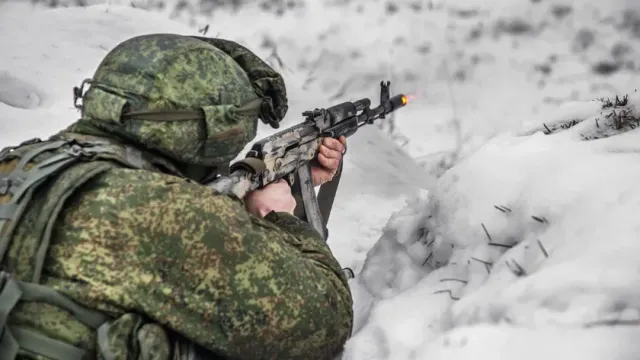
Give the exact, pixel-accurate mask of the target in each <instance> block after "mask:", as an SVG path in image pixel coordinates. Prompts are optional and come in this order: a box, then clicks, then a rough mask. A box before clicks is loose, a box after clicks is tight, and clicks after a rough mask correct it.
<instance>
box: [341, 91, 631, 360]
mask: <svg viewBox="0 0 640 360" xmlns="http://www.w3.org/2000/svg"><path fill="white" fill-rule="evenodd" d="M603 105H604V108H603ZM554 120H555V122H554V124H556V125H557V124H560V125H559V126H558V127H557V129H555V127H554V128H553V129H551V130H552V131H551V132H549V131H547V128H548V127H549V126H548V125H547V127H545V126H544V125H543V126H542V129H541V130H538V131H528V132H525V133H527V134H529V133H532V132H533V134H532V135H522V134H520V135H518V134H504V135H501V136H498V137H496V138H494V139H493V140H492V141H490V142H488V143H487V144H485V145H484V146H482V147H481V148H480V149H479V150H478V151H476V152H475V153H473V154H472V155H470V156H468V157H467V158H465V159H463V160H462V161H461V162H460V163H459V164H458V165H456V166H455V167H453V168H452V169H450V170H449V171H448V172H446V173H445V174H444V175H443V176H442V177H441V178H440V179H439V180H438V182H437V184H436V185H435V187H434V188H433V189H432V190H431V192H430V193H429V196H428V198H426V199H425V200H424V201H422V202H421V201H416V202H415V203H414V204H412V205H411V206H408V207H406V208H405V209H403V210H402V211H400V212H398V213H397V214H395V215H394V216H393V217H392V218H391V220H390V221H389V223H388V224H387V226H386V227H385V229H384V232H383V235H382V237H381V238H380V240H379V241H378V243H376V245H375V246H374V247H373V249H372V250H371V251H370V252H369V254H368V255H367V258H366V260H365V264H364V268H363V271H362V273H361V276H360V277H359V278H358V279H356V280H354V286H353V287H354V289H355V291H354V293H355V294H356V297H357V299H358V301H357V304H358V305H359V307H358V308H357V324H356V333H355V336H354V337H353V338H352V339H351V340H350V341H349V343H348V344H347V350H346V352H345V356H344V359H364V358H367V359H394V360H396V359H398V360H400V359H444V358H446V359H465V358H468V356H470V354H473V357H474V358H489V357H491V358H494V357H497V358H500V359H513V358H518V359H534V358H536V359H537V358H540V357H544V358H554V359H555V358H558V359H560V358H572V359H573V358H575V359H577V358H581V359H603V358H608V359H631V358H637V357H638V356H640V350H637V336H638V335H640V328H639V327H637V325H638V324H640V300H639V299H640V290H638V288H637V286H635V285H634V284H636V283H638V282H640V265H638V259H640V243H638V238H639V237H640V225H639V223H638V221H637V219H635V218H636V214H637V213H638V212H639V211H640V188H638V184H637V182H638V179H640V165H639V164H640V162H639V160H640V129H638V126H640V95H638V94H637V93H634V94H632V95H631V96H630V97H629V99H628V100H627V99H619V101H617V102H616V100H613V101H611V102H607V103H605V102H601V101H594V102H590V103H583V104H582V106H577V105H576V104H572V105H567V106H566V107H565V108H563V109H562V111H561V112H560V113H559V115H558V116H557V117H556V118H555V119H554ZM562 125H564V126H565V127H564V128H563V127H562ZM569 125H570V126H569ZM546 134H548V135H546ZM586 139H590V140H589V141H585V140H586ZM594 139H597V140H594Z"/></svg>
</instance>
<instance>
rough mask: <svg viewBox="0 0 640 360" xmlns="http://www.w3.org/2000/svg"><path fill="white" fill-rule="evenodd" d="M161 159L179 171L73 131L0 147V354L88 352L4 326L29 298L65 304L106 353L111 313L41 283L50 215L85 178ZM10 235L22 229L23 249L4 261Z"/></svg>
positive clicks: (64, 357)
mask: <svg viewBox="0 0 640 360" xmlns="http://www.w3.org/2000/svg"><path fill="white" fill-rule="evenodd" d="M160 166H161V167H163V168H164V169H168V170H169V171H171V172H174V173H175V174H179V172H178V170H177V169H175V168H174V167H173V166H172V165H171V164H170V163H168V162H166V161H164V160H163V159H161V158H158V157H155V156H152V155H150V154H148V153H143V152H141V151H139V150H137V149H135V148H133V147H128V146H124V145H121V144H116V143H113V142H109V141H107V140H106V139H101V138H95V137H86V136H80V135H75V134H67V135H64V137H57V138H55V139H54V140H49V141H41V140H39V139H34V140H30V141H27V142H25V143H22V144H20V145H19V146H17V147H10V148H5V149H3V150H2V151H0V270H2V271H0V355H1V356H0V357H1V358H2V360H13V359H16V358H17V357H18V352H19V351H20V350H22V351H23V352H25V353H28V354H35V355H36V356H39V357H44V358H50V359H55V360H83V359H87V357H90V356H91V354H88V352H87V351H86V350H85V349H82V348H79V347H76V346H73V345H71V344H68V343H66V342H63V341H59V340H57V339H53V338H50V337H47V336H45V335H43V334H41V333H40V332H36V331H33V330H30V329H29V328H28V327H26V326H20V325H9V324H8V322H7V320H8V318H9V315H10V314H11V313H12V311H13V310H15V308H16V305H17V304H19V303H27V302H39V303H45V304H47V305H52V306H54V307H56V308H59V309H64V310H66V311H68V312H69V313H70V314H72V315H73V317H74V318H75V319H76V320H77V321H78V322H79V323H81V324H84V325H85V326H86V327H88V328H89V329H93V330H95V331H96V334H97V335H96V337H97V344H96V347H97V349H96V351H97V353H98V354H100V358H103V359H109V358H112V356H109V354H110V353H112V352H111V351H110V349H109V344H108V343H107V341H106V336H105V335H106V333H107V332H108V331H109V327H110V325H111V324H110V320H111V319H110V318H109V317H108V316H107V315H106V314H104V313H102V312H99V311H96V310H92V309H87V308H85V307H83V306H80V305H79V304H77V303H75V302H74V301H72V300H71V299H69V298H67V297H65V296H64V295H62V294H61V293H59V292H58V291H56V290H54V289H53V288H51V287H48V286H45V285H42V284H40V276H41V273H42V269H43V265H44V260H45V256H46V254H47V250H48V247H49V242H50V239H51V234H52V230H53V227H54V224H55V220H56V219H57V218H58V215H59V214H60V212H61V210H62V209H63V206H64V203H65V201H66V200H67V199H68V198H69V196H71V195H72V194H73V193H74V192H75V191H76V190H77V189H78V188H79V187H80V186H82V185H83V184H85V183H86V182H87V181H89V180H90V179H92V178H94V177H95V176H97V175H100V174H102V173H104V172H105V171H107V170H109V169H112V168H116V167H129V168H136V169H144V170H150V171H159V167H160ZM25 219H28V220H29V221H26V220H25ZM25 230H26V231H25ZM16 234H21V236H20V239H19V241H21V243H20V245H21V248H22V249H28V251H24V250H21V252H20V257H19V258H18V261H12V263H11V264H8V263H7V256H6V255H7V252H8V251H9V249H10V247H11V244H12V241H16V236H17V235H16ZM25 234H26V235H25Z"/></svg>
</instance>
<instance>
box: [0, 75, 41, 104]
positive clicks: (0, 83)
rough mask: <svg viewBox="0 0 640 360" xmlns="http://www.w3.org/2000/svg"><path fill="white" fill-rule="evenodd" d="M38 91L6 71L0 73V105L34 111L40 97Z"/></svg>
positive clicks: (39, 101)
mask: <svg viewBox="0 0 640 360" xmlns="http://www.w3.org/2000/svg"><path fill="white" fill-rule="evenodd" d="M39 92H40V91H39V90H38V89H37V88H36V87H35V86H33V85H31V84H29V83H27V82H25V81H23V80H20V79H18V78H16V77H14V76H11V74H9V72H7V71H0V103H5V104H7V105H9V106H12V107H15V108H20V109H34V108H37V107H38V106H40V104H41V102H42V97H41V95H40V94H39Z"/></svg>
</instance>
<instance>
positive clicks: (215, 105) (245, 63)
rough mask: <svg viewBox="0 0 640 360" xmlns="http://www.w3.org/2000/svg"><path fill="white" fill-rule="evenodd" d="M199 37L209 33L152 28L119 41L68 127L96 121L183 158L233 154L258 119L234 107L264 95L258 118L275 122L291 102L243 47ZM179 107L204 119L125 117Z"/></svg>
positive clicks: (221, 160)
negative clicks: (76, 118)
mask: <svg viewBox="0 0 640 360" xmlns="http://www.w3.org/2000/svg"><path fill="white" fill-rule="evenodd" d="M203 40H208V39H207V38H195V37H188V36H180V35H171V34H154V35H144V36H138V37H134V38H132V39H129V40H127V41H124V42H122V43H121V44H119V45H118V46H117V47H116V48H114V49H113V50H112V51H111V52H109V54H107V56H106V57H105V59H104V60H103V61H102V63H101V64H100V66H98V69H97V70H96V73H95V74H94V76H93V79H92V80H91V86H90V88H89V90H88V91H87V92H86V94H85V95H84V98H83V105H82V120H80V121H79V122H78V123H76V124H75V125H74V126H73V127H72V128H71V129H70V130H71V131H75V132H86V131H87V128H90V127H98V128H100V129H102V130H104V131H105V132H107V133H109V134H110V135H112V136H118V137H120V138H121V139H123V140H125V141H127V142H130V143H133V144H136V145H139V146H143V147H145V148H147V149H152V150H156V151H159V152H160V153H162V154H163V155H165V156H167V157H169V158H171V159H173V160H176V161H178V162H180V163H185V164H194V165H203V166H213V165H219V164H225V163H227V162H228V161H230V160H231V159H233V158H234V157H235V156H236V155H237V154H238V152H239V151H240V150H242V147H243V146H244V145H245V144H246V143H248V142H249V141H250V140H251V139H253V138H254V137H255V135H256V130H257V119H258V114H254V115H246V114H243V113H240V112H238V111H235V110H236V109H237V108H238V107H241V106H242V105H245V104H247V103H249V102H251V101H252V100H255V99H262V106H260V109H259V116H260V117H261V118H263V119H265V122H268V123H270V124H272V125H276V124H277V123H278V122H279V121H280V120H281V119H282V118H283V117H284V115H285V114H286V111H287V108H288V107H287V98H286V89H285V86H284V81H283V80H282V77H281V76H280V75H279V74H278V73H277V72H275V71H274V70H273V69H271V68H270V67H268V66H267V65H266V64H265V63H264V62H262V60H260V59H259V58H258V57H257V56H255V55H254V54H253V53H251V52H249V51H248V50H247V49H245V48H243V47H241V46H240V45H238V44H236V43H234V42H230V41H226V40H213V39H212V40H211V41H203ZM214 43H216V44H219V45H220V46H221V47H224V50H226V51H228V52H231V53H232V55H233V56H235V57H236V58H237V59H238V61H239V62H236V60H234V58H232V57H231V56H229V55H227V53H225V51H223V50H220V49H218V48H217V47H215V46H214V45H213V44H214ZM184 110H188V111H194V110H195V111H200V112H201V113H202V114H203V115H204V119H198V118H193V119H181V120H169V119H167V120H164V121H162V120H161V121H158V120H145V119H144V118H142V117H136V116H135V115H132V116H131V117H130V118H126V119H124V118H123V117H122V115H123V114H125V113H140V112H146V113H148V112H157V111H162V112H163V113H165V114H166V113H173V114H175V113H180V111H184ZM203 120H204V121H203Z"/></svg>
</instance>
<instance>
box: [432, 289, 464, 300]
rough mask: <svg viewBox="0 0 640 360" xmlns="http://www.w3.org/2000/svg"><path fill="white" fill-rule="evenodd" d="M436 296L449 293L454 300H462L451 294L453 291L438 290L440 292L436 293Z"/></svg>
mask: <svg viewBox="0 0 640 360" xmlns="http://www.w3.org/2000/svg"><path fill="white" fill-rule="evenodd" d="M433 293H434V294H442V293H448V294H449V297H450V298H451V299H452V300H460V298H458V297H455V296H453V294H452V293H451V290H438V291H434V292H433Z"/></svg>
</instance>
